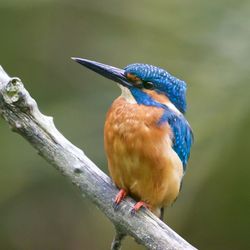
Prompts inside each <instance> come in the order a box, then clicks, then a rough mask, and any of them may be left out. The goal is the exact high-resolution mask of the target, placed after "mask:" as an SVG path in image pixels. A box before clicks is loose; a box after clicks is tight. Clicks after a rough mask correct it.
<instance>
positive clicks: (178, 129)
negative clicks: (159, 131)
mask: <svg viewBox="0 0 250 250" xmlns="http://www.w3.org/2000/svg"><path fill="white" fill-rule="evenodd" d="M165 122H168V123H169V125H170V127H171V129H172V131H173V149H174V151H175V152H176V153H177V154H178V156H179V158H180V159H181V161H182V164H183V169H184V171H185V170H186V166H187V162H188V159H189V155H190V150H191V146H192V144H193V132H192V129H191V127H190V125H189V123H188V122H187V120H186V119H185V117H184V116H183V115H182V114H176V113H175V112H173V111H172V110H170V109H168V108H165V112H164V114H163V115H162V117H161V119H160V120H159V122H158V125H161V124H163V123H165Z"/></svg>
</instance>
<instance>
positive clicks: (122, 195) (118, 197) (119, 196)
mask: <svg viewBox="0 0 250 250" xmlns="http://www.w3.org/2000/svg"><path fill="white" fill-rule="evenodd" d="M126 196H127V192H126V191H125V189H121V190H120V191H119V193H118V194H117V195H116V197H115V202H114V208H115V209H117V207H118V205H119V203H120V202H121V201H122V200H123V199H124V198H125V197H126Z"/></svg>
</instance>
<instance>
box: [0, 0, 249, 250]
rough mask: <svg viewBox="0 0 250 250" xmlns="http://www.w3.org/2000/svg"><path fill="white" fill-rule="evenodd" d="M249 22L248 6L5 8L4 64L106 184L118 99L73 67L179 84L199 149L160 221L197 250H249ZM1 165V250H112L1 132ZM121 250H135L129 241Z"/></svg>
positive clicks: (15, 4) (58, 2)
mask: <svg viewBox="0 0 250 250" xmlns="http://www.w3.org/2000/svg"><path fill="white" fill-rule="evenodd" d="M249 13H250V2H249V1H247V0H245V1H244V0H241V1H232V0H219V1H198V0H187V1H181V0H175V1H167V0H158V1H152V0H141V1H132V0H127V1H117V0H108V1H105V0H103V1H94V0H72V1H66V0H64V1H63V0H34V1H32V0H22V1H21V0H1V2H0V25H1V31H0V56H1V60H0V64H1V65H2V66H3V67H4V68H5V70H6V71H7V72H8V73H9V74H10V75H12V76H18V77H20V78H21V79H22V80H23V82H24V83H25V86H26V88H27V89H28V90H29V91H30V93H31V94H32V96H33V97H34V98H35V99H36V100H37V102H38V104H39V107H40V109H41V110H42V112H44V113H45V114H48V115H52V116H54V119H55V123H56V125H57V127H58V128H59V129H60V130H61V131H62V132H63V134H64V135H65V136H66V137H67V138H69V139H70V140H71V141H72V142H73V143H74V144H76V145H77V146H79V147H80V148H82V149H83V150H84V151H85V153H86V154H87V155H88V156H89V157H90V158H91V159H92V160H93V161H94V162H95V163H96V164H98V165H99V166H100V167H101V168H102V169H103V171H105V172H107V164H106V159H105V155H104V150H103V124H104V119H105V113H106V112H107V110H108V108H109V106H110V104H111V102H112V100H113V99H114V98H115V97H116V96H117V95H119V89H118V88H117V87H116V85H115V84H113V83H112V82H109V81H108V80H106V79H104V78H102V77H100V76H98V75H96V74H94V73H93V72H90V71H87V70H85V69H84V68H83V67H81V66H79V65H77V64H76V63H74V62H73V61H71V60H70V57H71V56H79V57H84V58H89V59H93V60H97V61H101V62H104V63H107V64H111V65H114V66H117V67H125V66H126V65H127V64H130V63H134V62H144V63H150V64H154V65H158V66H161V67H163V68H165V69H167V70H168V71H169V72H171V73H172V74H174V75H175V76H177V77H179V78H181V79H184V80H185V81H186V82H187V83H188V104H189V110H188V113H187V117H188V119H189V121H190V123H191V125H192V127H193V130H194V134H195V144H194V146H193V150H192V153H191V159H190V162H189V167H188V171H187V174H186V176H185V180H184V185H183V189H182V193H181V195H180V197H179V199H178V201H177V202H176V203H175V204H174V206H173V207H171V208H169V209H167V212H166V216H165V221H166V222H167V223H168V224H169V225H170V226H171V227H172V228H173V229H174V230H176V231H177V232H178V233H179V234H180V235H182V236H183V237H184V238H185V239H186V240H187V241H189V242H190V243H191V244H193V245H195V246H196V247H197V248H199V249H218V250H223V249H227V250H228V249H250V230H249V228H250V219H249V218H250V192H249V189H250V182H249V176H250V175H249V174H250V166H249V153H250V152H249V149H250V132H249V128H250V108H249V105H250V95H249V94H250V84H249V82H250V77H249V66H250V56H249V51H250V42H249V41H250V15H249ZM0 157H1V158H0V159H1V161H0V166H1V170H0V173H1V174H0V249H4V250H34V249H36V250H40V249H41V250H42V249H47V250H56V249H60V250H69V249H70V250H73V249H74V250H78V249H79V250H80V249H87V250H88V249H90V250H92V249H93V250H97V249H98V250H105V249H109V247H110V243H111V239H112V236H113V233H114V230H113V226H112V224H111V223H110V222H109V221H108V219H107V218H106V217H105V216H104V215H103V214H102V213H101V212H100V211H99V210H98V209H96V207H95V206H94V205H93V204H91V203H90V202H89V201H88V200H86V199H84V198H83V197H82V196H81V194H80V193H79V191H78V190H77V189H76V188H75V187H73V186H72V185H71V183H70V181H69V180H67V179H66V178H64V177H63V176H61V174H60V173H58V172H57V171H56V170H55V169H54V168H52V167H51V166H49V164H48V163H47V162H45V161H44V160H43V159H42V158H40V157H39V156H38V155H37V154H36V152H35V150H34V149H33V148H32V147H31V146H30V145H29V144H28V143H27V142H26V141H25V140H24V139H23V138H21V137H20V136H19V135H17V134H14V133H12V132H10V130H9V128H8V126H7V125H6V123H5V122H4V121H3V120H0ZM128 249H132V250H133V249H135V250H136V249H143V247H141V246H138V245H137V244H136V243H135V242H134V241H133V240H132V239H127V240H126V241H125V243H124V250H128Z"/></svg>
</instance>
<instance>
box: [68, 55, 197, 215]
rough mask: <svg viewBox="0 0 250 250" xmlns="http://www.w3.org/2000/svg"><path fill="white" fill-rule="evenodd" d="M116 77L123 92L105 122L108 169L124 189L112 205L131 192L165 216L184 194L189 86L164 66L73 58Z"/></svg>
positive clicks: (190, 141) (190, 135)
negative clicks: (107, 62) (110, 62)
mask: <svg viewBox="0 0 250 250" xmlns="http://www.w3.org/2000/svg"><path fill="white" fill-rule="evenodd" d="M72 59H73V60H75V61H76V62H78V63H80V64H81V65H83V66H85V67H87V68H88V69H90V70H93V71H94V72H96V73H98V74H100V75H102V76H104V77H106V78H108V79H110V80H113V81H114V82H116V83H118V86H119V87H120V88H121V95H120V96H119V97H118V98H117V99H116V100H115V101H114V102H113V103H112V105H111V107H110V109H109V111H108V113H107V115H106V121H105V125H104V146H105V151H106V155H107V160H108V169H109V172H110V176H111V178H112V180H113V182H114V183H115V185H116V186H117V187H118V189H119V190H120V191H119V192H118V193H117V195H116V197H114V206H115V207H116V208H117V207H118V205H119V204H120V202H122V200H123V199H124V198H125V197H126V196H127V195H130V196H131V197H133V198H134V199H135V200H136V201H137V203H136V204H135V205H134V207H133V209H132V211H131V212H132V213H135V212H137V211H138V210H139V209H141V208H142V207H145V208H148V209H149V210H151V211H152V212H153V213H154V214H155V215H156V216H158V217H160V218H161V219H162V218H163V211H164V207H166V206H169V205H171V204H172V203H173V202H174V201H175V200H176V199H177V196H178V194H179V192H180V188H181V184H182V179H183V176H184V174H185V172H186V167H187V162H188V159H189V155H190V150H191V146H192V144H193V132H192V129H191V127H190V125H189V123H188V121H187V120H186V118H185V116H184V115H185V112H186V109H187V104H186V90H187V85H186V83H185V82H184V81H183V80H180V79H178V78H176V77H174V76H172V75H171V74H170V73H168V72H167V71H166V70H164V69H162V68H159V67H156V66H153V65H149V64H142V63H134V64H130V65H128V66H126V67H125V68H124V69H120V68H116V67H113V66H110V65H106V64H103V63H100V62H96V61H91V60H87V59H83V58H76V57H74V58H72Z"/></svg>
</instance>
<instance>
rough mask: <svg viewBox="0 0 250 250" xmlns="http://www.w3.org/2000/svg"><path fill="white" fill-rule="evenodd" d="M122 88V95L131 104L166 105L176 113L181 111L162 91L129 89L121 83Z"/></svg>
mask: <svg viewBox="0 0 250 250" xmlns="http://www.w3.org/2000/svg"><path fill="white" fill-rule="evenodd" d="M119 87H120V88H121V90H122V93H121V96H122V97H123V98H124V99H125V100H126V101H127V102H128V103H130V104H136V103H137V104H140V105H145V106H153V107H158V108H164V106H165V107H166V106H167V107H168V108H170V109H171V110H173V111H174V112H176V113H178V114H179V113H180V111H179V110H178V109H177V108H176V107H175V105H174V104H173V103H172V102H171V101H170V100H169V98H168V97H167V96H166V95H164V94H161V93H157V92H156V91H153V90H141V89H137V88H132V89H128V88H126V87H123V86H121V85H119Z"/></svg>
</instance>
